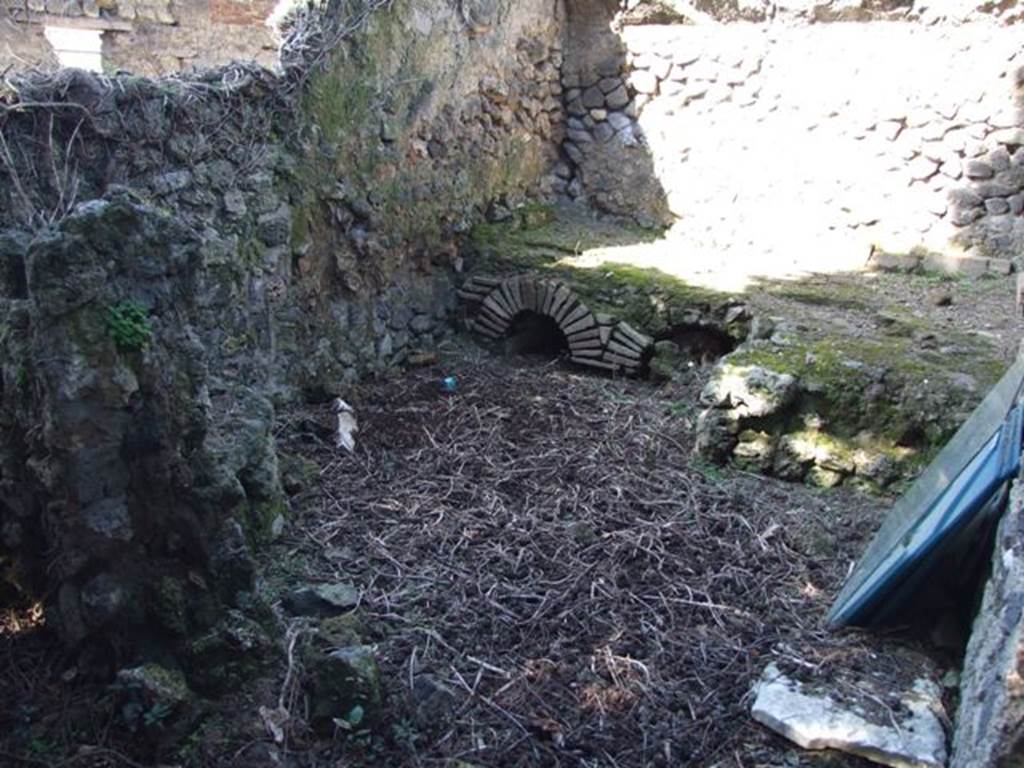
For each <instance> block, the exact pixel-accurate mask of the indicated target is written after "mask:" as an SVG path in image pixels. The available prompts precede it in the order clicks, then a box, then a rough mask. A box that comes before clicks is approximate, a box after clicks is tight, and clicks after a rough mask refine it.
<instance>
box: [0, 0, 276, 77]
mask: <svg viewBox="0 0 1024 768" xmlns="http://www.w3.org/2000/svg"><path fill="white" fill-rule="evenodd" d="M275 5H276V4H275V3H274V2H272V1H271V0H185V2H174V3H171V2H170V0H140V1H139V2H135V1H133V0H119V1H118V0H100V2H96V0H81V1H76V0H70V1H69V2H52V0H51V1H47V0H27V1H26V0H3V2H0V70H3V69H7V68H8V67H10V68H12V69H23V68H25V67H28V66H36V67H38V66H43V67H52V66H54V65H55V64H56V57H55V53H54V50H53V46H52V45H51V43H50V42H49V41H48V40H47V39H46V38H45V37H44V35H43V30H44V28H47V27H49V28H57V29H72V30H95V31H97V32H99V33H100V35H101V40H102V67H103V71H104V72H109V73H113V72H117V71H126V72H132V73H134V74H139V75H150V76H155V75H160V74H166V73H170V72H178V71H180V70H185V69H190V68H197V67H210V66H217V65H222V64H227V63H229V62H232V61H252V62H256V63H259V64H261V65H263V66H267V67H273V66H275V65H276V64H277V51H278V40H277V36H276V32H275V30H274V29H273V28H272V26H271V25H270V24H269V23H268V19H269V17H270V15H271V12H272V11H273V10H274V6H275Z"/></svg>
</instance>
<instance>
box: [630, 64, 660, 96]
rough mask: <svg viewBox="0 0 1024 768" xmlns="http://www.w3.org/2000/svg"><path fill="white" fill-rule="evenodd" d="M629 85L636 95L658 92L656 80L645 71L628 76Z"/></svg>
mask: <svg viewBox="0 0 1024 768" xmlns="http://www.w3.org/2000/svg"><path fill="white" fill-rule="evenodd" d="M629 84H630V85H631V86H632V87H633V90H634V91H636V92H637V93H648V94H654V93H657V92H658V78H657V77H656V76H655V75H654V74H653V73H652V72H648V71H646V70H642V69H639V70H637V71H635V72H633V74H631V75H630V76H629Z"/></svg>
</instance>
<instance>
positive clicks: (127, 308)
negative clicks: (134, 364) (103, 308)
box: [107, 301, 153, 352]
mask: <svg viewBox="0 0 1024 768" xmlns="http://www.w3.org/2000/svg"><path fill="white" fill-rule="evenodd" d="M107 330H108V331H110V335H111V336H112V337H113V339H114V343H115V344H117V348H118V349H120V350H121V351H123V352H138V351H139V350H141V349H145V348H146V346H147V345H148V344H149V341H150V339H151V338H152V336H153V329H152V328H151V327H150V325H149V313H148V312H146V309H145V307H142V306H140V305H139V304H136V303H135V302H133V301H120V302H118V303H117V304H113V305H112V306H110V307H108V309H107Z"/></svg>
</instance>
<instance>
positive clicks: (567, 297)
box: [459, 275, 654, 373]
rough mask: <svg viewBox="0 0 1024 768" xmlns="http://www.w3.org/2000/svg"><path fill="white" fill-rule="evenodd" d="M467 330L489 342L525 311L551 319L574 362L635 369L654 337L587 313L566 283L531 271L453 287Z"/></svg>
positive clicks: (482, 277) (477, 279)
mask: <svg viewBox="0 0 1024 768" xmlns="http://www.w3.org/2000/svg"><path fill="white" fill-rule="evenodd" d="M459 298H460V299H462V300H463V302H464V303H465V305H466V307H467V309H468V313H469V315H470V319H469V328H470V330H472V331H473V332H474V333H476V334H478V335H480V336H483V337H484V338H486V339H489V340H491V341H497V340H499V339H502V338H505V337H506V336H507V335H508V333H509V331H510V330H511V329H512V327H513V322H514V321H515V319H516V318H517V317H519V316H521V315H522V314H523V313H525V312H533V313H536V314H538V315H542V316H545V317H549V318H551V320H553V321H554V323H555V324H556V325H557V326H558V328H559V330H560V331H561V332H562V334H563V335H564V336H565V339H566V342H567V343H568V345H569V353H570V355H571V359H572V361H573V362H574V363H577V364H578V365H585V366H588V367H591V368H600V369H603V370H606V371H621V372H624V373H638V372H639V371H640V369H641V368H642V367H643V364H644V362H645V359H646V357H647V352H648V350H649V349H650V348H651V347H652V346H653V345H654V340H653V339H652V338H651V337H649V336H647V335H646V334H644V333H641V332H640V331H638V330H636V329H635V328H633V326H631V325H630V324H629V323H627V322H625V321H620V320H616V319H615V318H613V317H611V316H610V315H606V314H602V313H600V312H593V311H591V309H590V307H588V306H587V304H586V302H584V301H583V300H582V299H581V298H580V297H579V296H578V295H577V294H576V293H575V291H573V290H572V289H571V288H570V287H569V286H568V285H566V284H565V283H563V282H560V281H558V280H547V279H544V278H538V277H533V276H531V275H517V276H513V277H505V278H501V277H489V276H485V275H474V276H473V277H471V278H470V279H469V280H467V281H466V283H465V284H464V285H463V286H462V288H461V289H460V290H459Z"/></svg>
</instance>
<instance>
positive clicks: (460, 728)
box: [278, 348, 891, 766]
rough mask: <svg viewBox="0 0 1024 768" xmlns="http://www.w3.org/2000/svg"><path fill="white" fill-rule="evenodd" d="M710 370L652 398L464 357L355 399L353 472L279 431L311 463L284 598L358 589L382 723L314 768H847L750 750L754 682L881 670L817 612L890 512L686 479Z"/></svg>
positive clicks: (559, 373) (558, 372) (767, 486)
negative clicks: (330, 767) (319, 589)
mask: <svg viewBox="0 0 1024 768" xmlns="http://www.w3.org/2000/svg"><path fill="white" fill-rule="evenodd" d="M449 375H452V376H456V377H457V378H458V380H459V389H458V391H457V393H455V394H445V393H442V392H441V389H440V381H441V379H442V378H443V377H444V376H449ZM705 375H706V371H705V370H701V369H695V370H694V371H693V373H692V375H691V376H690V377H689V378H687V379H685V380H683V381H679V382H676V383H674V384H672V385H669V386H666V387H662V388H657V387H655V386H653V385H651V384H649V383H646V382H642V381H631V380H622V379H612V378H605V377H596V376H590V375H586V374H581V373H580V372H579V371H576V370H573V369H571V368H569V367H567V366H566V365H565V364H564V363H561V362H559V361H557V360H542V359H537V358H509V359H502V358H492V357H489V356H487V355H484V354H481V353H480V352H474V351H472V350H466V349H465V348H463V349H460V350H456V351H453V352H452V353H451V354H450V356H449V357H448V358H447V359H446V360H444V361H443V362H442V363H440V364H438V365H436V366H433V367H429V368H425V369H420V370H417V371H414V372H412V373H410V374H408V375H407V376H406V377H404V378H402V379H399V380H395V381H392V382H387V383H383V384H381V385H379V386H376V387H373V388H367V389H366V390H364V391H362V392H360V393H359V396H358V397H357V398H355V400H356V402H353V403H352V404H353V405H354V406H355V408H356V412H357V413H358V415H359V418H360V422H361V425H362V426H361V430H362V431H361V437H360V445H359V448H358V450H357V452H356V454H355V455H354V456H347V455H339V454H338V453H337V452H336V451H335V450H334V449H333V448H331V447H329V446H328V445H326V444H324V443H323V442H322V441H320V440H318V439H316V438H315V437H313V436H312V435H310V434H308V433H307V434H306V435H305V437H303V436H302V434H301V430H300V431H299V434H296V433H294V432H293V433H292V437H291V438H290V439H289V438H287V437H286V436H287V435H288V430H287V428H286V429H284V430H283V433H282V439H283V441H284V442H286V447H288V448H290V449H292V450H295V451H299V452H302V453H303V454H304V455H306V456H308V457H310V458H312V459H313V460H314V461H316V463H317V465H318V467H319V471H320V483H319V484H317V486H316V487H315V488H314V489H313V490H311V491H310V492H309V494H308V495H306V496H305V497H304V498H303V499H302V502H301V507H302V510H303V512H302V513H301V516H300V517H299V519H298V520H297V521H296V522H297V525H296V527H295V528H294V529H293V532H292V537H291V540H290V543H289V546H290V549H289V552H290V553H291V554H292V559H291V561H290V562H291V563H292V564H293V565H296V564H301V569H302V570H301V573H291V574H290V575H288V576H287V577H285V580H287V581H295V580H305V581H317V580H324V581H336V580H339V579H341V580H353V581H354V582H355V583H356V584H358V585H359V586H360V587H361V588H362V590H363V596H362V604H361V606H360V608H359V610H358V613H359V615H360V616H361V617H362V622H363V626H364V628H365V636H364V640H366V641H368V642H372V643H374V644H376V646H377V648H378V654H379V660H380V663H381V667H382V670H383V673H384V679H385V681H386V687H387V691H388V710H389V717H390V728H389V730H387V731H386V733H385V734H384V736H383V738H381V739H380V740H379V741H377V742H375V743H372V744H370V745H369V746H368V747H366V748H365V749H364V748H362V747H359V748H356V749H355V750H353V749H352V747H351V745H348V746H347V747H346V746H341V747H339V745H333V746H332V747H331V748H330V749H328V750H327V751H320V752H317V750H318V749H319V750H323V747H322V746H321V747H314V748H313V749H314V752H313V753H307V755H306V759H308V760H312V763H311V764H328V763H327V762H326V761H327V760H329V759H336V757H337V756H338V755H339V754H342V755H347V762H346V763H345V764H349V763H350V762H351V764H363V765H453V764H458V761H463V762H464V763H468V764H472V765H480V766H518V765H552V766H554V765H567V766H568V765H579V766H649V765H666V766H668V765H673V766H675V765H693V766H713V765H718V766H755V765H757V766H798V765H860V764H861V763H860V762H858V761H856V760H853V759H850V758H845V757H840V756H837V755H835V754H822V755H815V754H811V753H801V752H800V751H799V750H795V749H791V748H790V746H789V745H787V744H786V743H785V742H784V741H782V740H781V739H778V738H776V737H774V736H772V735H770V734H769V733H767V732H766V731H765V730H764V729H762V728H760V727H759V726H757V725H756V724H754V723H753V722H751V720H750V718H749V706H750V703H751V697H750V690H751V685H752V683H753V682H754V681H755V680H756V678H757V677H758V676H759V675H760V673H761V671H762V670H763V668H764V666H765V665H766V664H767V663H769V662H770V661H772V660H776V661H778V662H781V663H782V664H783V665H784V666H785V665H787V664H798V665H801V666H805V665H811V666H812V667H814V668H815V669H816V670H817V672H820V674H821V675H823V676H825V677H827V676H828V675H829V668H830V666H831V665H838V666H851V665H852V666H854V667H863V666H869V667H870V666H872V665H875V666H877V665H878V664H880V663H884V662H880V661H879V657H882V658H883V659H884V657H885V654H886V653H887V651H886V646H885V645H884V644H883V643H882V641H880V640H879V639H877V638H872V637H868V636H864V635H861V634H859V633H848V634H843V635H838V636H837V635H830V634H828V633H827V632H825V631H824V630H823V628H822V620H823V617H824V614H825V612H826V610H827V607H828V606H829V603H830V600H831V599H832V597H833V596H834V594H835V593H836V591H837V589H838V587H839V586H840V584H841V581H842V579H843V577H844V575H845V573H846V572H847V569H848V568H849V566H850V563H851V560H852V559H853V558H855V557H856V556H857V555H858V554H859V552H860V551H861V549H862V546H863V545H864V543H865V541H866V539H867V538H868V537H869V536H870V535H871V533H872V531H873V530H874V528H875V525H876V523H877V521H878V520H879V519H880V516H881V515H882V514H883V513H884V511H885V509H886V508H887V507H888V505H889V504H890V503H891V500H888V499H880V498H877V497H871V496H865V495H858V494H854V493H849V492H842V491H833V492H824V491H819V490H813V489H810V488H805V487H802V486H795V485H791V484H785V483H781V482H776V481H772V480H769V479H765V478H762V477H756V476H751V475H746V474H743V473H739V472H735V471H731V470H728V469H717V468H714V467H711V466H707V465H703V464H701V463H700V462H699V461H695V460H694V457H693V455H692V436H693V428H694V422H695V418H696V412H697V409H696V406H695V402H696V395H697V393H698V391H699V388H700V386H701V384H702V381H703V378H704V376H705ZM305 418H306V416H305V414H293V415H292V424H295V423H301V422H302V421H303V419H305ZM280 565H281V564H280V563H279V566H280ZM284 570H285V571H287V570H288V568H287V567H285V568H284ZM282 576H284V574H283V573H279V575H278V578H281V577H282ZM420 678H425V679H427V680H430V681H431V682H432V686H433V687H431V688H429V689H428V690H430V691H436V689H437V687H438V686H437V685H436V683H437V682H439V683H440V688H441V690H442V691H443V692H444V694H443V695H441V696H438V695H436V694H435V695H433V696H429V695H428V696H426V697H424V695H423V694H422V689H423V688H424V686H423V684H422V683H421V682H419V681H420ZM339 748H340V750H341V751H340V753H339ZM329 755H330V757H329Z"/></svg>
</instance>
